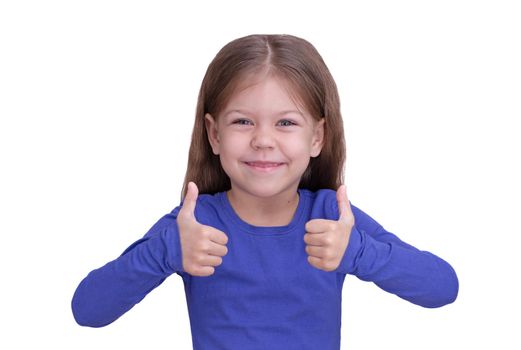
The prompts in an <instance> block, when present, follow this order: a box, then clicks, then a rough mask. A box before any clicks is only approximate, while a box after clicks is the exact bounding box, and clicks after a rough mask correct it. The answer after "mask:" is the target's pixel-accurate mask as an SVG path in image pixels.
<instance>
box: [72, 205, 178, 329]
mask: <svg viewBox="0 0 521 350" xmlns="http://www.w3.org/2000/svg"><path fill="white" fill-rule="evenodd" d="M179 209H180V207H177V208H176V209H174V210H173V211H172V212H171V213H170V214H167V215H165V216H163V217H162V218H161V219H160V220H159V221H158V222H157V223H156V224H155V225H154V226H152V228H151V229H150V230H149V231H148V232H147V233H146V234H145V236H144V237H143V238H141V239H139V240H138V241H136V242H134V243H133V244H132V245H130V246H129V247H128V248H127V249H126V250H125V251H124V252H123V253H122V254H121V256H119V257H118V258H116V259H115V260H113V261H110V262H109V263H107V264H105V265H104V266H102V267H100V268H98V269H95V270H93V271H91V272H90V273H89V274H88V275H87V276H86V277H85V278H84V279H83V280H82V281H81V282H80V284H79V285H78V287H77V289H76V291H75V293H74V296H73V298H72V311H73V315H74V318H75V320H76V322H77V323H78V324H80V325H82V326H89V327H103V326H106V325H108V324H110V323H112V322H114V321H115V320H116V319H118V318H119V317H120V316H121V315H123V314H124V313H125V312H127V311H128V310H130V309H131V308H132V307H133V306H134V305H136V304H137V303H139V302H140V301H141V300H142V299H143V298H144V297H145V296H146V295H147V294H148V293H149V292H150V291H152V290H153V289H154V288H156V287H157V286H159V285H160V284H161V283H163V281H164V280H165V279H166V278H167V277H168V276H170V275H171V274H173V273H178V274H179V275H182V274H184V272H183V269H182V256H181V245H180V241H179V232H178V228H177V224H176V221H175V219H176V217H177V214H178V212H179Z"/></svg>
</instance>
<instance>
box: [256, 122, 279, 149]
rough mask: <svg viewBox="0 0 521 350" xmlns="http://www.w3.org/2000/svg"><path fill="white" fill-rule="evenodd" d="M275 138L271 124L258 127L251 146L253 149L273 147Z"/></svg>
mask: <svg viewBox="0 0 521 350" xmlns="http://www.w3.org/2000/svg"><path fill="white" fill-rule="evenodd" d="M274 144H275V140H274V138H273V135H272V133H271V131H270V130H269V126H264V127H257V128H256V130H255V131H254V133H253V136H252V138H251V147H252V148H253V149H260V148H273V146H274Z"/></svg>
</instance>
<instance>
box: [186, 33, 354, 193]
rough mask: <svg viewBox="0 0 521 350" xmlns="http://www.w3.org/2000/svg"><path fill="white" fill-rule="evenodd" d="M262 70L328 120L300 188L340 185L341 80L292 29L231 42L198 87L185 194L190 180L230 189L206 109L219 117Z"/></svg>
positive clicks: (202, 187)
mask: <svg viewBox="0 0 521 350" xmlns="http://www.w3.org/2000/svg"><path fill="white" fill-rule="evenodd" d="M261 72H263V73H264V74H266V73H267V74H270V75H273V76H275V77H277V78H281V79H282V80H283V81H285V82H286V83H287V84H288V86H289V87H290V91H289V92H290V94H291V96H292V98H294V99H296V100H297V101H299V102H300V104H301V105H302V106H304V107H305V108H306V109H307V111H308V112H309V113H310V114H311V115H312V117H313V118H314V119H315V120H316V121H319V120H320V118H325V121H324V144H323V147H322V150H321V152H320V154H319V155H318V156H317V157H312V158H310V162H309V165H308V167H307V169H306V170H305V171H304V174H303V175H302V178H301V180H300V183H299V186H298V187H299V188H306V189H309V190H311V191H316V190H319V189H323V188H329V189H332V190H335V191H336V190H337V189H338V187H339V186H340V185H341V184H342V180H343V178H344V163H345V158H346V149H345V148H346V147H345V140H344V127H343V121H342V115H341V113H340V99H339V96H338V89H337V86H336V83H335V81H334V79H333V77H332V75H331V73H330V72H329V69H328V68H327V66H326V64H325V62H324V60H323V59H322V57H321V56H320V54H319V53H318V51H317V50H316V49H315V47H314V46H313V45H312V44H311V43H309V42H308V41H306V40H304V39H302V38H299V37H296V36H293V35H288V34H254V35H248V36H244V37H242V38H238V39H235V40H233V41H231V42H229V43H228V44H226V45H225V46H224V47H223V48H222V49H221V50H220V51H219V52H218V53H217V55H216V56H215V57H214V59H213V60H212V62H211V63H210V65H209V66H208V69H207V70H206V74H205V75H204V78H203V81H202V83H201V88H200V90H199V96H198V100H197V107H196V113H195V121H194V127H193V130H192V138H191V143H190V150H189V154H188V164H187V169H186V174H185V178H184V182H183V188H182V190H181V200H183V199H184V197H185V195H186V191H187V188H188V187H187V186H188V183H189V182H190V181H193V182H195V183H196V184H197V187H198V189H199V194H203V193H208V194H214V193H217V192H221V191H227V190H229V189H230V188H231V183H230V178H229V177H228V175H227V174H226V173H225V172H224V169H223V168H222V166H221V163H220V158H219V155H215V154H214V153H213V152H212V147H211V145H210V142H209V141H208V135H207V130H206V127H205V114H206V113H210V114H211V115H212V116H213V117H214V118H218V115H219V114H220V113H221V112H222V111H223V110H224V108H225V107H226V105H227V103H228V101H229V100H230V97H231V96H232V95H233V94H234V92H235V91H237V90H238V88H239V87H240V86H241V84H242V83H243V82H244V81H245V80H246V79H247V77H249V76H252V75H256V74H259V73H261Z"/></svg>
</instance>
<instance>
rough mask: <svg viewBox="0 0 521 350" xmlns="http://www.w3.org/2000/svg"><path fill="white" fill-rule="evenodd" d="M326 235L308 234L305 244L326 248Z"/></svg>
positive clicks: (305, 237) (305, 236)
mask: <svg viewBox="0 0 521 350" xmlns="http://www.w3.org/2000/svg"><path fill="white" fill-rule="evenodd" d="M324 240H325V234H324V233H306V234H305V235H304V242H306V244H307V245H313V246H318V247H320V246H324V245H326V244H325V241H324Z"/></svg>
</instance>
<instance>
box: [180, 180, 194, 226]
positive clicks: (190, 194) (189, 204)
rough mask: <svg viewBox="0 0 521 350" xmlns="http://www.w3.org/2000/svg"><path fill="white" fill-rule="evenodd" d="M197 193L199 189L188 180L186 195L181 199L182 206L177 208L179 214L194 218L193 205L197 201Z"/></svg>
mask: <svg viewBox="0 0 521 350" xmlns="http://www.w3.org/2000/svg"><path fill="white" fill-rule="evenodd" d="M198 195H199V189H198V188H197V185H196V184H195V183H194V182H192V181H190V182H189V183H188V189H187V190H186V196H185V199H184V201H183V206H182V208H181V210H179V214H180V215H183V216H186V217H190V218H193V219H194V220H195V214H194V212H195V205H196V203H197V196H198Z"/></svg>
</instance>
